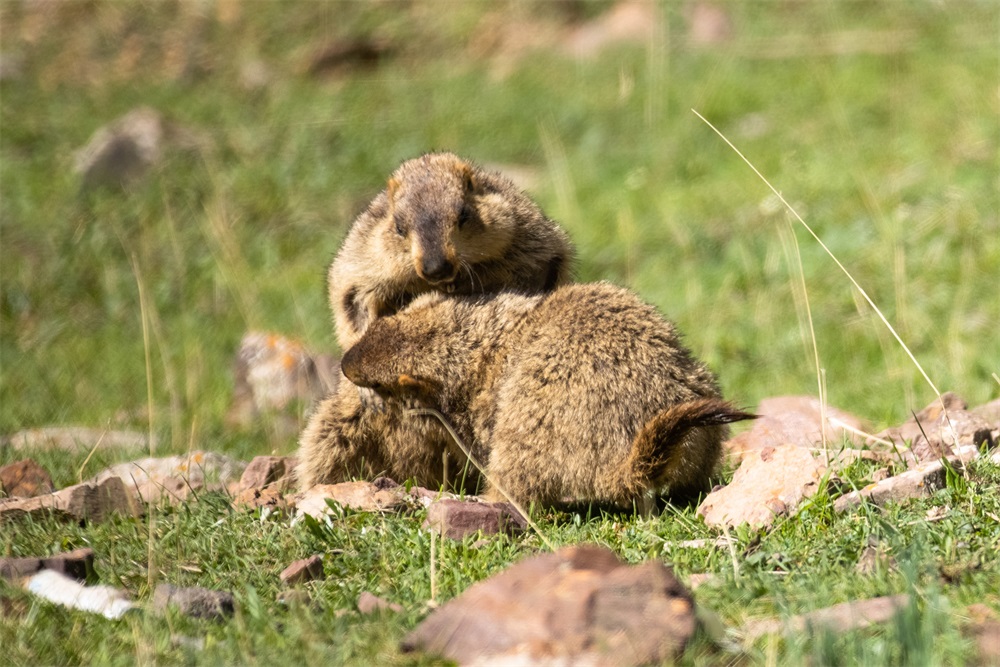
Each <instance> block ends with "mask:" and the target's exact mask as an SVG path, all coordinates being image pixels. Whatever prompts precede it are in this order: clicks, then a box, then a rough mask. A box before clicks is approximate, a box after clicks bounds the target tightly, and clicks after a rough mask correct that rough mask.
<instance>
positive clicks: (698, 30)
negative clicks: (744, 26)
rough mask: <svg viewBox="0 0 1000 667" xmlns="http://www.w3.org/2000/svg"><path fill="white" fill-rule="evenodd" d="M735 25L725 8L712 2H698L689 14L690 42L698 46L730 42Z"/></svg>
mask: <svg viewBox="0 0 1000 667" xmlns="http://www.w3.org/2000/svg"><path fill="white" fill-rule="evenodd" d="M732 36H733V23H732V21H731V20H730V19H729V13H728V12H726V10H725V8H723V7H721V6H719V5H717V4H714V3H711V2H696V3H695V4H694V6H693V7H691V8H690V11H689V12H688V41H689V42H691V43H692V44H696V45H698V46H709V45H713V44H721V43H723V42H728V41H729V40H730V39H731V38H732Z"/></svg>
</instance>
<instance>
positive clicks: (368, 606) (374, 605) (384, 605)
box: [358, 591, 403, 614]
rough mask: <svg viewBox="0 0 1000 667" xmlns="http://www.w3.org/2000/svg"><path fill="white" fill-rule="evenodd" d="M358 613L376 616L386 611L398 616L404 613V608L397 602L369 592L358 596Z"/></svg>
mask: <svg viewBox="0 0 1000 667" xmlns="http://www.w3.org/2000/svg"><path fill="white" fill-rule="evenodd" d="M358 611H359V612H361V613H362V614H376V613H380V612H385V611H392V612H396V613H397V614H398V613H399V612H401V611H403V607H402V606H400V605H398V604H396V603H395V602H389V601H388V600H384V599H382V598H380V597H379V596H377V595H374V594H372V593H369V592H368V591H364V592H363V593H361V595H359V596H358Z"/></svg>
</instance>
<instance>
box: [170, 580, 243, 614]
mask: <svg viewBox="0 0 1000 667" xmlns="http://www.w3.org/2000/svg"><path fill="white" fill-rule="evenodd" d="M168 607H176V608H177V610H178V611H179V612H180V613H182V614H184V615H185V616H191V617H193V618H204V619H210V620H221V619H223V618H225V617H227V616H231V615H232V614H233V609H234V601H233V594H232V593H229V592H227V591H216V590H211V589H208V588H199V587H190V588H181V587H178V586H171V585H170V584H159V585H158V586H157V587H156V591H155V592H154V593H153V610H154V611H156V612H159V613H163V612H165V611H166V610H167V608H168Z"/></svg>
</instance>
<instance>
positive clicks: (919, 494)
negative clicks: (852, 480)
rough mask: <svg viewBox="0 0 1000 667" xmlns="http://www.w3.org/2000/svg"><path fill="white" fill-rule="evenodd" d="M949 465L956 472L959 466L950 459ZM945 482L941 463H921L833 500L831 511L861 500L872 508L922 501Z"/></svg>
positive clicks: (960, 465) (943, 467)
mask: <svg viewBox="0 0 1000 667" xmlns="http://www.w3.org/2000/svg"><path fill="white" fill-rule="evenodd" d="M948 461H949V464H950V465H951V466H953V467H955V468H956V469H958V470H961V469H962V462H961V461H960V460H959V459H958V458H957V457H951V458H950V459H949V460H948ZM946 480H947V470H946V469H945V466H944V464H943V463H942V462H941V461H929V462H927V463H922V464H920V465H918V466H917V467H916V468H913V469H912V470H907V471H905V472H902V473H900V474H898V475H894V476H892V477H888V478H886V479H883V480H882V481H880V482H874V483H872V484H869V485H868V486H866V487H864V488H863V489H859V490H858V491H852V492H850V493H848V494H846V495H843V496H841V497H840V498H837V500H835V501H834V503H833V508H834V509H835V510H836V511H838V512H843V511H845V510H848V509H851V508H853V507H857V506H858V505H860V504H861V503H862V501H864V500H868V501H870V502H872V503H875V504H876V505H880V506H881V505H885V504H886V503H888V502H900V501H903V500H908V499H910V498H923V497H925V496H929V495H931V494H932V493H934V492H935V491H937V490H938V489H943V488H944V486H945V483H946Z"/></svg>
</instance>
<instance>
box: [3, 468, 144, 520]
mask: <svg viewBox="0 0 1000 667" xmlns="http://www.w3.org/2000/svg"><path fill="white" fill-rule="evenodd" d="M115 513H118V514H122V515H124V516H134V515H135V508H134V506H133V505H132V503H131V502H130V497H129V494H128V491H127V490H126V489H125V485H124V484H122V481H121V480H120V479H118V478H111V479H105V480H102V481H100V482H84V483H83V484H76V485H74V486H68V487H66V488H65V489H62V490H60V491H56V492H55V493H47V494H45V495H43V496H35V497H34V498H4V499H0V523H3V522H4V521H5V520H11V519H19V518H22V517H25V516H31V517H43V516H46V515H49V514H53V515H56V516H59V517H62V518H66V519H69V520H72V521H93V522H96V523H99V522H101V521H104V520H105V519H107V518H108V517H109V516H111V515H112V514H115Z"/></svg>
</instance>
